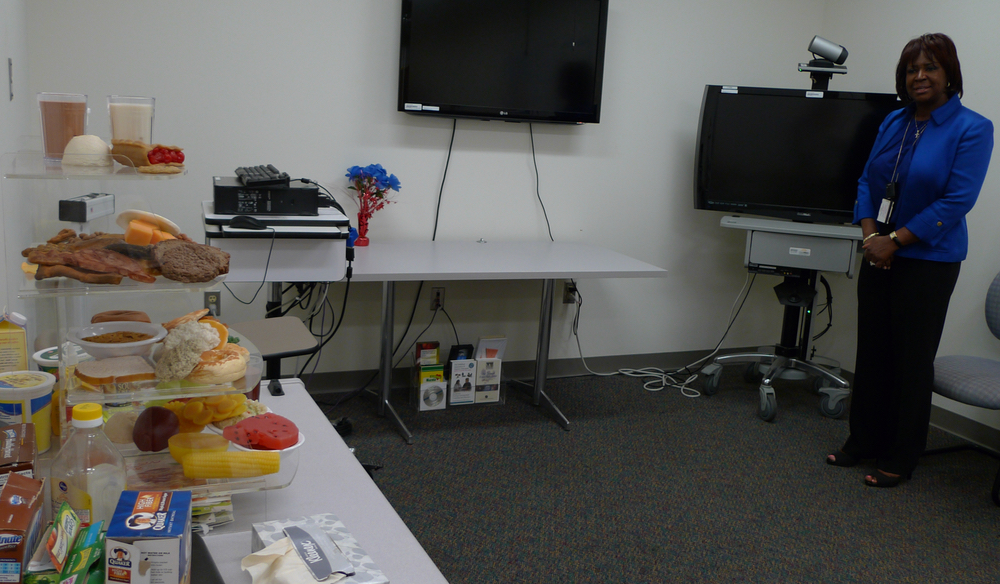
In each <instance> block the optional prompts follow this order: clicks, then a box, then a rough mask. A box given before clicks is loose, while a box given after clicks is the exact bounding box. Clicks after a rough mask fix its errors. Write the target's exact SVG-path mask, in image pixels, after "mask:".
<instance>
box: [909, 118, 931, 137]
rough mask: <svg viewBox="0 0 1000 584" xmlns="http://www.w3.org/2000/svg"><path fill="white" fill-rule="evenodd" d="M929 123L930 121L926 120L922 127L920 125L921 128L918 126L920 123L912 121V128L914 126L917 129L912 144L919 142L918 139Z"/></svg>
mask: <svg viewBox="0 0 1000 584" xmlns="http://www.w3.org/2000/svg"><path fill="white" fill-rule="evenodd" d="M930 123H931V121H930V120H927V121H925V122H924V125H922V126H921V125H920V122H916V121H914V124H913V125H914V126H915V127H916V128H917V133H916V135H915V136H914V137H913V141H914V142H916V141H917V140H919V139H920V135H921V134H923V133H924V130H926V129H927V125H928V124H930Z"/></svg>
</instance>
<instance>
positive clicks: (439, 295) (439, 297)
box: [431, 287, 444, 310]
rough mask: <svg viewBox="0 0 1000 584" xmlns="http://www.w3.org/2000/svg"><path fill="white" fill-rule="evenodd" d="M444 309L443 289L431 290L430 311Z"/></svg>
mask: <svg viewBox="0 0 1000 584" xmlns="http://www.w3.org/2000/svg"><path fill="white" fill-rule="evenodd" d="M439 308H444V287H441V288H431V310H437V309H439Z"/></svg>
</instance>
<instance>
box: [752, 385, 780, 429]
mask: <svg viewBox="0 0 1000 584" xmlns="http://www.w3.org/2000/svg"><path fill="white" fill-rule="evenodd" d="M757 415H758V416H760V419H761V420H764V421H765V422H773V421H774V418H775V416H777V415H778V400H777V399H775V397H774V390H773V389H771V388H765V387H764V386H763V385H762V386H761V387H760V408H758V410H757Z"/></svg>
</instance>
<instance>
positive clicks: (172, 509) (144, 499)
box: [104, 491, 191, 584]
mask: <svg viewBox="0 0 1000 584" xmlns="http://www.w3.org/2000/svg"><path fill="white" fill-rule="evenodd" d="M104 557H105V560H104V561H105V568H106V570H105V574H106V576H105V577H106V580H105V581H106V582H109V583H111V582H115V583H117V582H121V583H123V584H147V583H150V582H156V583H158V584H159V583H162V584H186V583H188V582H190V581H191V492H190V491H123V492H122V495H121V498H119V499H118V507H117V508H116V509H115V514H114V515H113V516H112V517H111V523H110V525H108V533H107V537H106V539H105V543H104Z"/></svg>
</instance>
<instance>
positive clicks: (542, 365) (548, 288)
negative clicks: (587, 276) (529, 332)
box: [531, 280, 569, 430]
mask: <svg viewBox="0 0 1000 584" xmlns="http://www.w3.org/2000/svg"><path fill="white" fill-rule="evenodd" d="M554 289H555V280H544V281H543V282H542V310H541V314H540V315H539V317H538V350H537V352H536V353H535V388H534V392H533V393H532V396H531V401H532V403H533V404H535V405H536V406H537V405H542V406H545V408H546V409H547V410H549V412H551V413H552V415H554V416H555V417H556V422H557V423H558V424H559V425H560V426H562V427H563V429H564V430H569V420H567V419H566V416H564V415H563V413H562V412H560V411H559V408H558V407H556V404H555V403H554V402H553V401H552V400H551V399H550V398H549V396H548V395H546V394H545V381H546V375H547V371H546V369H547V368H548V364H549V340H550V339H551V338H552V302H553V290H554Z"/></svg>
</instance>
